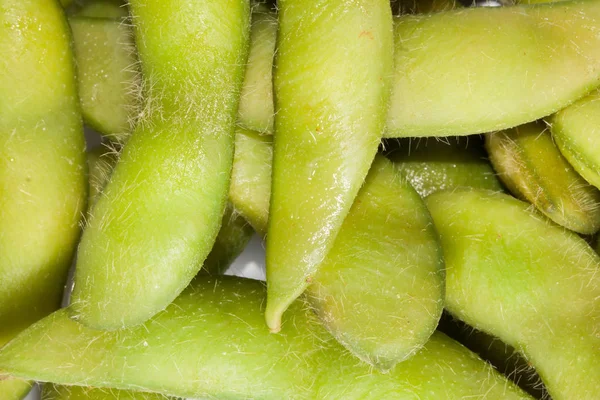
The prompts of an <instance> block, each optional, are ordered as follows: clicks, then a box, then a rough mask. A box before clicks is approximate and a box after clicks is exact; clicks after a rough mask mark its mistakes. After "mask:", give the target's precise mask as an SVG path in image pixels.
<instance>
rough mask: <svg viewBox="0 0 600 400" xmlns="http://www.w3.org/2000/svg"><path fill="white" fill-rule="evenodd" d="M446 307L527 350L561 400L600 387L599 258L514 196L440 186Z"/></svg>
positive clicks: (432, 202)
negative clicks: (450, 190)
mask: <svg viewBox="0 0 600 400" xmlns="http://www.w3.org/2000/svg"><path fill="white" fill-rule="evenodd" d="M426 202H427V205H428V208H429V210H430V212H431V215H432V216H433V219H434V223H435V226H436V228H437V229H438V231H439V233H440V237H441V239H442V247H443V249H444V258H445V261H446V308H447V310H448V311H450V312H451V313H452V314H453V315H454V316H456V317H457V318H459V319H461V320H463V321H465V322H466V323H468V324H469V325H471V326H473V327H474V328H476V329H479V330H481V331H484V332H486V333H489V334H492V335H494V336H496V337H498V338H500V339H501V340H502V341H503V342H505V343H507V344H509V345H511V346H513V347H514V348H515V349H517V350H518V351H520V352H521V353H522V354H524V355H525V357H526V358H527V360H528V361H529V362H530V363H531V364H532V365H533V366H534V367H535V368H536V371H537V372H538V374H539V375H540V377H541V378H542V380H543V381H544V383H545V385H546V387H547V388H548V392H549V393H550V395H551V396H552V398H553V399H555V400H563V399H565V400H567V399H568V400H571V399H595V398H597V397H598V393H599V392H600V368H598V366H599V365H600V336H599V335H598V332H600V329H599V328H600V257H599V256H598V255H597V254H596V253H595V252H594V251H593V250H592V248H591V247H590V246H589V245H588V244H587V243H586V242H585V241H584V240H583V239H581V238H580V237H579V236H577V235H576V234H575V233H573V232H570V231H568V230H566V229H564V228H562V227H560V226H558V225H555V224H554V223H553V222H551V221H549V220H547V219H546V218H545V217H544V216H542V215H540V214H538V213H536V212H533V211H531V210H530V209H529V207H528V205H527V203H524V202H521V201H519V200H516V199H514V198H512V197H510V196H508V195H505V194H501V193H495V192H486V191H477V190H472V191H466V190H465V191H458V190H457V191H454V192H437V193H434V194H432V195H431V196H429V197H428V198H427V201H426Z"/></svg>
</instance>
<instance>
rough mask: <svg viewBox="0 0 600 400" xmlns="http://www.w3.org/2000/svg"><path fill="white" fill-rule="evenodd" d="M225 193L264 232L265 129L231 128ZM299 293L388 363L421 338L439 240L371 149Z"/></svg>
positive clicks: (433, 300)
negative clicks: (371, 157) (337, 226)
mask: <svg viewBox="0 0 600 400" xmlns="http://www.w3.org/2000/svg"><path fill="white" fill-rule="evenodd" d="M234 160H235V161H234V165H233V174H232V181H231V188H230V195H229V196H230V200H231V202H232V204H233V205H234V207H235V209H236V210H240V212H241V213H242V214H243V215H245V216H247V218H248V220H249V221H250V222H251V223H252V224H253V226H254V228H255V229H256V230H257V231H258V232H259V233H264V232H265V228H266V224H267V222H266V221H267V219H268V217H269V216H268V206H269V182H270V177H271V164H270V161H271V145H270V139H269V138H268V137H264V136H260V135H258V134H257V133H252V132H249V131H243V130H238V133H237V137H236V155H235V159H234ZM307 295H308V296H307V298H308V301H309V304H310V305H311V307H312V308H313V309H314V310H315V311H316V313H317V315H318V316H319V319H320V320H321V322H322V323H323V325H324V326H325V327H326V328H327V329H328V330H329V331H330V332H331V333H332V334H333V336H334V337H335V338H336V339H337V340H338V341H339V342H340V343H342V344H343V345H344V346H345V347H346V348H347V349H349V350H350V351H351V352H352V354H354V355H356V356H357V357H359V358H360V359H361V360H363V361H366V362H368V363H370V364H371V365H374V366H375V367H376V368H378V369H381V370H387V369H390V368H391V367H392V366H394V365H395V364H396V363H398V362H399V361H402V360H404V359H406V358H408V357H410V356H411V355H412V354H414V353H415V352H416V351H418V349H419V348H421V347H422V346H423V344H424V343H425V342H426V341H427V340H428V339H429V337H430V336H431V334H432V332H433V331H434V330H435V327H436V325H437V322H438V320H439V317H440V314H441V312H442V307H443V295H444V274H443V259H442V256H441V248H440V245H439V240H438V237H437V234H436V232H435V229H434V228H433V226H432V222H431V218H430V216H429V213H428V211H427V209H426V208H425V205H424V203H423V202H422V200H421V198H420V197H419V196H418V194H417V193H416V192H415V191H414V189H413V188H412V187H411V186H410V184H409V183H407V182H406V180H404V179H403V178H402V177H401V176H400V173H399V171H398V170H397V169H396V168H395V167H394V166H393V164H392V163H390V162H389V161H387V160H386V159H385V158H384V157H381V156H377V157H376V158H375V161H374V163H373V165H372V167H371V169H370V171H369V174H368V175H367V178H366V180H365V183H364V184H363V186H362V188H361V189H360V191H359V192H358V195H357V197H356V199H355V201H354V204H353V205H352V207H351V208H350V211H349V213H348V216H347V217H346V219H345V220H344V223H343V224H342V228H341V230H340V233H339V234H338V236H337V237H336V239H335V242H334V244H333V247H332V249H331V250H330V252H329V253H328V255H327V257H326V258H325V260H324V261H323V264H322V266H321V268H320V269H319V271H318V272H317V273H316V274H315V276H314V279H313V282H312V284H311V285H309V286H308V288H307Z"/></svg>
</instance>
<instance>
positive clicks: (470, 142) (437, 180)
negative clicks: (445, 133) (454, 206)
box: [387, 137, 503, 197]
mask: <svg viewBox="0 0 600 400" xmlns="http://www.w3.org/2000/svg"><path fill="white" fill-rule="evenodd" d="M387 156H388V157H389V158H390V159H391V160H392V161H393V162H394V164H395V165H396V167H397V168H398V169H399V170H400V171H401V172H402V174H403V175H404V176H405V177H406V179H408V181H409V182H410V183H411V185H412V186H413V187H414V188H415V189H416V191H417V192H418V193H419V194H420V195H421V196H422V197H427V196H429V195H430V194H431V193H434V192H437V191H438V190H445V189H454V188H465V187H472V188H479V189H489V190H496V191H502V190H503V188H502V184H501V183H500V181H499V180H498V178H497V177H496V174H495V173H494V170H493V168H492V166H491V165H490V163H489V161H488V160H487V154H486V153H485V151H484V150H483V145H482V143H481V140H479V138H478V137H468V138H461V137H455V138H448V139H446V140H439V139H437V138H436V139H428V138H424V139H416V140H415V139H402V140H401V141H400V144H399V148H397V149H394V150H391V151H389V153H387Z"/></svg>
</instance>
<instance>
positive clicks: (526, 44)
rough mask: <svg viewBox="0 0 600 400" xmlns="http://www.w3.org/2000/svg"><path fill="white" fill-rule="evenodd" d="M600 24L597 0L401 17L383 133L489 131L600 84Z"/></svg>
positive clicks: (547, 110)
mask: <svg viewBox="0 0 600 400" xmlns="http://www.w3.org/2000/svg"><path fill="white" fill-rule="evenodd" d="M599 21H600V1H595V0H593V1H564V2H558V3H550V4H540V5H535V6H527V5H520V6H514V7H499V8H470V9H464V10H455V11H447V12H441V13H436V14H429V15H420V16H402V17H399V18H397V19H396V21H395V22H396V23H395V26H394V28H395V46H396V49H395V50H396V51H395V55H394V57H395V71H394V77H393V90H392V97H391V100H390V108H389V113H388V118H387V131H386V134H385V135H386V137H414V136H451V135H470V134H474V133H482V132H492V131H496V130H500V129H507V128H511V127H514V126H517V125H521V124H524V123H526V122H531V121H534V120H537V119H539V118H542V117H545V116H547V115H550V114H552V113H554V112H556V111H558V110H560V109H561V108H564V107H566V106H568V105H569V104H571V103H572V102H574V101H576V100H577V99H579V98H580V97H582V96H585V95H586V94H587V93H588V92H590V91H591V90H592V89H594V88H595V87H597V86H598V85H599V84H600V36H598V35H597V31H598V28H599V27H600V22H599Z"/></svg>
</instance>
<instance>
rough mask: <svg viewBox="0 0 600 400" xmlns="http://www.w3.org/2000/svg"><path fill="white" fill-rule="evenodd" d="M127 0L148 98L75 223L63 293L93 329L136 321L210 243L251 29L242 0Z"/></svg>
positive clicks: (169, 292) (176, 286)
mask: <svg viewBox="0 0 600 400" xmlns="http://www.w3.org/2000/svg"><path fill="white" fill-rule="evenodd" d="M130 7H131V12H132V15H133V16H134V18H135V20H136V40H137V46H138V51H139V54H140V59H141V61H142V66H143V68H142V70H143V71H142V72H143V74H144V89H145V93H144V95H145V106H144V110H143V111H142V113H141V117H140V120H139V121H138V123H137V127H136V129H135V131H134V132H133V134H132V136H131V137H130V138H129V139H128V141H127V144H126V145H125V147H124V149H123V152H122V154H121V156H120V159H119V162H118V163H117V166H116V168H115V170H114V172H113V174H112V176H111V179H110V181H109V183H108V185H107V186H106V187H105V189H104V192H103V195H102V196H101V198H100V200H99V201H98V203H96V206H95V207H94V208H93V210H92V212H91V216H90V217H89V220H88V225H87V226H86V228H85V230H84V232H83V237H82V239H81V243H80V246H79V253H78V257H77V266H76V273H75V285H74V289H73V294H72V298H71V299H72V304H71V315H72V316H73V317H74V318H76V319H77V320H79V321H81V322H82V323H84V324H87V325H89V326H92V327H95V328H99V329H118V328H122V327H126V326H132V325H137V324H140V323H142V322H143V321H145V320H147V319H148V318H150V317H151V316H152V315H154V314H156V313H157V312H159V311H160V310H162V309H164V308H165V307H166V306H167V305H168V304H169V303H170V302H171V301H173V299H174V298H175V297H176V296H177V295H178V294H179V293H180V292H181V291H182V290H183V289H184V288H185V286H187V284H188V283H189V282H190V281H191V279H192V278H193V277H194V276H195V275H196V273H197V272H198V270H199V269H200V267H201V265H202V262H203V260H204V259H205V258H206V256H207V255H208V253H209V252H210V250H211V248H212V246H213V244H214V242H215V239H216V236H217V233H218V230H219V226H220V223H221V219H222V217H223V212H224V210H225V204H226V199H227V189H228V187H229V179H230V171H231V164H232V161H233V139H234V138H233V129H234V123H235V116H236V112H237V103H238V100H239V92H240V89H241V85H242V79H243V66H244V63H245V58H246V53H247V42H248V36H249V33H248V30H249V22H250V21H249V20H250V10H249V4H248V2H247V1H243V0H225V1H223V0H207V1H202V2H186V3H180V2H174V1H159V0H150V1H141V0H137V1H135V0H134V1H131V3H130ZM167 38H168V40H167Z"/></svg>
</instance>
